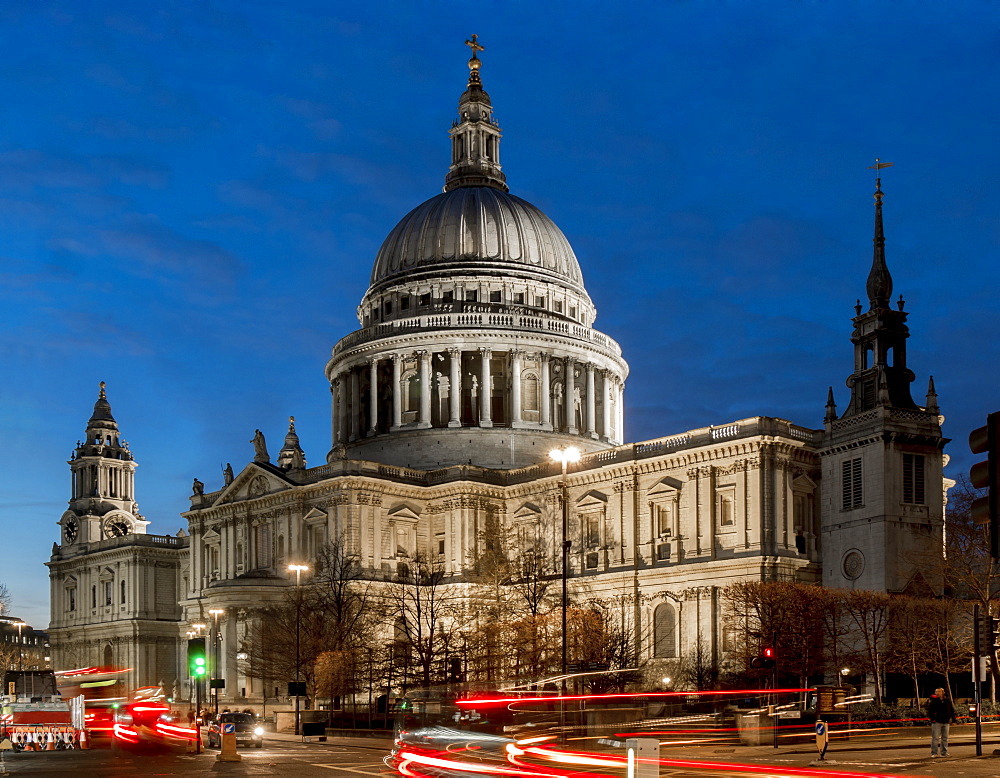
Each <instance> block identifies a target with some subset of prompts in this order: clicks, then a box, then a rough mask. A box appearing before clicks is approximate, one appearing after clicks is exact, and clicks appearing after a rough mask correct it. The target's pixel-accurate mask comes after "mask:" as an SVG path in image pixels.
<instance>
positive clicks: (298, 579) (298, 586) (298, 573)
mask: <svg viewBox="0 0 1000 778" xmlns="http://www.w3.org/2000/svg"><path fill="white" fill-rule="evenodd" d="M288 569H289V570H290V571H292V572H294V573H295V593H296V598H295V734H296V735H298V734H299V691H300V688H299V683H300V681H299V637H300V633H301V629H302V573H304V572H306V571H307V570H309V565H289V566H288Z"/></svg>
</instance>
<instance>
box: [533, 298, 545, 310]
mask: <svg viewBox="0 0 1000 778" xmlns="http://www.w3.org/2000/svg"><path fill="white" fill-rule="evenodd" d="M535 307H536V308H544V307H545V298H544V297H536V298H535Z"/></svg>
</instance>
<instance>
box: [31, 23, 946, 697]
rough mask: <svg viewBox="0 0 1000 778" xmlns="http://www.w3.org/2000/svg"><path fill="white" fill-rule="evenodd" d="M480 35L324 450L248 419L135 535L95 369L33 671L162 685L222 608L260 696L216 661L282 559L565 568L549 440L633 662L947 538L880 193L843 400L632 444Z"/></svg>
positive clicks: (242, 634)
mask: <svg viewBox="0 0 1000 778" xmlns="http://www.w3.org/2000/svg"><path fill="white" fill-rule="evenodd" d="M472 44H473V56H472V58H471V59H470V60H469V70H470V73H469V80H468V85H467V87H466V89H465V91H464V92H463V93H462V95H461V98H460V99H459V104H458V118H457V119H456V120H455V121H454V123H453V125H452V127H451V130H450V138H451V164H450V166H449V167H448V171H447V174H446V175H445V181H444V190H443V192H442V193H440V194H437V195H435V196H433V197H431V198H430V199H429V200H427V201H425V202H423V203H422V204H420V205H418V206H417V207H416V208H414V209H413V210H412V211H410V212H409V213H408V214H406V215H405V216H404V217H403V218H402V219H401V220H400V222H399V223H398V224H397V225H396V227H395V228H394V229H393V230H392V231H391V232H390V233H389V235H388V237H387V238H386V239H385V241H384V242H383V243H382V246H381V248H380V249H379V251H378V254H377V256H376V257H375V260H374V264H373V267H372V273H371V282H370V285H369V287H368V291H367V292H366V293H365V295H364V297H363V298H362V300H361V302H360V305H359V307H358V321H359V325H360V327H359V329H357V330H356V331H354V332H352V333H350V334H347V335H345V336H344V337H343V338H342V339H341V340H340V341H339V342H338V343H336V344H335V345H334V346H333V349H332V354H331V356H330V359H329V361H328V362H327V364H326V378H327V380H328V383H329V387H330V392H331V433H330V434H331V443H330V450H329V452H328V453H326V456H325V461H324V462H323V463H322V464H318V465H313V466H310V465H309V464H308V463H307V460H306V455H305V452H303V450H302V448H301V447H300V445H299V439H298V436H297V434H296V431H295V426H294V422H291V423H290V424H289V428H288V430H287V434H285V437H284V440H283V444H282V446H281V448H280V450H278V451H277V454H276V457H275V458H274V460H273V461H272V459H271V455H270V454H269V452H268V448H267V442H266V441H265V439H264V436H263V434H260V433H258V434H257V436H256V437H255V439H254V457H253V461H250V462H247V463H246V464H245V465H244V466H243V467H242V469H239V471H238V472H235V473H234V472H233V471H232V470H231V469H227V472H226V474H225V478H224V483H222V484H221V485H219V488H212V489H205V488H204V487H203V486H202V485H201V483H200V482H198V481H196V482H195V489H194V491H195V493H194V494H193V495H192V496H191V497H190V509H189V510H187V511H185V512H184V513H182V514H181V515H182V516H183V517H184V518H185V519H186V521H187V531H186V532H185V531H183V530H182V531H181V532H180V533H178V535H177V536H173V535H154V534H149V533H147V524H148V522H147V521H146V520H145V519H144V518H143V516H142V515H140V513H139V512H138V506H137V502H136V497H137V495H136V491H135V485H134V473H135V468H136V455H138V454H140V452H135V455H134V454H133V452H132V451H131V450H130V449H129V447H128V445H127V444H126V443H124V442H123V440H122V439H121V437H120V431H119V426H118V421H117V420H116V419H115V417H114V416H113V414H112V409H111V404H110V401H109V398H108V396H107V392H106V389H105V387H104V385H103V384H102V385H101V388H100V393H99V396H98V399H97V402H96V404H95V406H94V412H93V415H92V416H91V417H90V420H89V421H88V422H87V423H86V432H85V436H84V438H83V440H82V441H80V442H79V443H78V445H77V447H76V449H75V451H74V453H73V456H72V458H71V460H70V461H69V463H68V464H69V469H70V473H71V476H72V479H71V491H70V499H69V506H68V509H67V510H66V511H65V513H64V514H63V515H62V517H61V518H60V519H59V529H60V536H59V539H58V542H57V543H55V544H54V546H53V551H52V557H51V560H50V561H49V562H48V563H47V564H48V567H49V571H50V580H51V623H50V626H49V634H50V637H51V643H52V659H53V666H55V667H57V668H71V667H84V666H93V665H117V666H125V667H131V668H134V674H135V675H134V679H133V680H134V682H135V685H137V686H141V685H146V684H157V683H163V684H164V685H165V686H167V687H169V686H170V685H172V684H173V685H175V686H176V685H177V684H178V683H180V679H183V678H185V677H186V668H185V667H184V661H185V660H184V656H183V651H182V645H183V641H184V637H185V634H186V633H187V631H188V630H190V625H192V624H193V623H196V622H206V621H211V617H210V616H209V611H210V610H213V609H222V610H224V613H225V616H224V617H223V618H222V621H221V623H220V629H221V630H222V637H223V641H222V645H223V646H224V650H223V655H222V658H221V673H220V675H222V676H223V677H224V678H225V681H226V684H225V689H224V690H223V691H222V695H223V696H222V700H223V702H229V701H233V702H236V701H241V702H242V701H259V700H260V698H261V695H262V693H263V690H262V688H261V682H260V680H259V679H256V678H252V677H247V675H246V670H245V663H242V662H239V661H237V659H236V652H237V651H238V650H239V649H240V646H241V642H242V641H244V640H245V639H246V636H247V634H248V626H249V625H248V624H247V619H249V618H251V616H250V615H249V614H251V613H252V612H253V609H254V608H257V607H259V606H260V605H261V604H266V603H268V602H278V601H280V600H281V599H282V598H283V597H284V596H285V595H286V592H287V591H288V587H289V586H291V585H293V584H294V581H295V579H294V575H291V574H289V573H288V571H287V567H288V565H289V564H290V563H293V562H294V563H299V562H305V563H306V564H311V563H312V560H314V559H315V556H316V554H317V552H318V550H319V549H321V548H322V547H323V546H324V544H326V543H328V542H330V541H333V540H335V539H339V538H342V539H343V542H344V543H345V546H346V550H347V551H348V553H350V554H351V555H352V557H353V558H355V559H357V560H358V561H359V563H360V564H361V566H362V568H363V569H364V570H365V571H366V574H367V575H370V576H371V577H372V578H376V579H379V580H385V581H387V582H390V583H391V581H392V576H393V573H394V571H396V570H397V568H398V565H400V564H401V563H405V562H406V561H407V560H411V559H414V558H418V557H419V558H423V559H433V560H436V562H437V563H439V564H440V565H441V566H443V569H444V570H445V571H446V572H447V573H448V574H449V575H453V576H456V577H460V576H461V575H462V573H463V571H464V569H465V568H466V566H467V565H468V564H469V560H470V558H471V557H472V555H473V552H474V550H475V546H476V544H477V543H480V542H481V541H482V532H483V530H484V528H485V527H487V526H490V522H494V525H499V526H503V527H505V528H506V530H507V531H509V532H510V533H511V534H512V536H514V537H517V538H519V539H520V542H521V544H522V545H525V546H531V547H533V548H536V549H540V550H543V551H544V553H545V554H547V555H549V556H550V557H551V569H553V570H558V569H559V565H560V559H561V540H562V538H561V536H560V533H561V529H562V525H561V521H562V516H561V514H562V503H561V495H562V480H561V479H562V471H561V468H560V465H559V464H558V463H556V462H553V461H552V460H551V459H550V456H549V452H550V451H551V450H553V449H558V448H560V447H562V448H565V447H570V446H572V447H575V448H577V449H579V451H580V452H581V458H580V460H579V462H578V463H576V464H574V465H572V466H571V467H570V468H569V472H568V496H569V502H568V505H569V517H570V519H569V533H568V538H569V539H570V541H571V546H570V552H569V557H568V562H569V564H568V568H567V571H568V575H569V577H570V587H571V591H573V592H574V593H576V594H580V593H584V592H585V593H586V594H587V595H588V596H594V597H605V598H616V597H617V598H622V601H623V602H629V603H631V605H630V606H629V607H630V608H632V609H633V611H634V612H633V613H632V614H631V617H632V623H633V624H634V625H635V638H634V639H635V642H636V644H637V645H636V650H637V653H638V656H640V657H641V658H642V659H643V660H646V661H649V662H651V663H652V666H655V663H656V661H658V660H669V659H674V658H677V657H679V656H682V655H684V654H685V653H686V652H688V651H689V650H691V648H692V647H693V646H694V645H695V644H696V643H698V644H703V645H706V646H708V648H709V650H710V651H711V652H712V654H713V656H715V657H719V656H720V654H721V653H722V652H724V651H725V646H724V643H725V641H724V634H723V625H722V613H721V603H720V597H719V594H720V591H721V589H722V588H723V587H725V586H726V585H727V584H730V583H732V582H736V581H744V580H793V581H802V582H813V583H821V584H822V585H824V586H827V587H843V588H863V589H872V590H877V591H887V592H902V591H905V590H907V588H908V587H909V586H911V585H913V583H914V581H915V579H916V577H917V576H918V575H919V573H918V571H917V569H916V564H917V563H916V562H915V560H916V559H917V558H919V555H918V554H917V552H919V551H921V550H925V549H934V548H935V547H937V548H939V547H940V546H941V543H942V534H943V530H942V526H943V513H944V501H945V486H946V479H945V478H944V477H943V473H942V467H943V464H944V463H945V461H946V459H945V455H944V454H943V447H944V444H945V442H946V439H945V438H943V436H942V432H941V426H940V425H941V421H942V417H941V416H940V411H939V409H938V405H937V398H936V395H935V392H934V385H933V380H930V379H928V381H927V384H928V390H927V395H926V400H925V401H924V405H922V406H921V405H918V404H917V403H915V402H914V400H913V399H912V396H911V383H912V382H913V381H914V380H915V376H914V374H913V373H912V372H911V371H910V370H909V369H908V368H907V364H906V343H907V338H908V336H909V333H908V328H907V324H906V319H907V315H908V314H907V313H906V312H905V311H904V310H903V308H904V305H903V302H902V298H900V300H899V301H898V302H897V303H895V304H893V303H892V302H891V296H892V288H893V281H892V278H891V276H890V274H889V270H888V267H887V265H886V259H885V253H884V237H883V227H882V197H883V195H882V191H881V187H880V186H877V187H876V192H875V215H874V216H875V227H874V256H873V261H872V266H871V271H870V273H869V275H868V278H867V282H866V285H865V290H866V293H867V305H862V304H860V302H859V304H858V305H857V306H856V308H855V316H854V318H853V320H852V323H853V331H851V332H850V333H848V331H847V330H846V327H845V337H844V346H845V347H844V373H843V375H841V376H831V383H833V382H836V381H840V380H841V379H842V378H843V377H844V376H847V385H848V387H849V390H850V394H849V397H848V398H847V399H846V403H844V404H843V405H842V407H841V408H840V409H838V407H837V405H836V404H835V402H834V393H833V391H832V389H831V390H830V392H829V395H828V400H827V405H826V414H825V419H824V424H823V428H822V429H813V428H812V427H810V426H800V425H798V424H796V423H794V422H791V421H787V420H785V419H780V418H772V417H765V416H757V417H750V418H745V419H733V420H731V421H727V422H726V423H722V424H719V425H717V426H709V427H703V428H700V429H693V430H686V431H674V432H672V433H671V434H669V435H667V436H665V437H660V438H656V439H653V440H646V441H642V442H634V443H629V442H626V441H625V440H624V434H623V430H624V421H625V410H626V405H625V402H624V396H625V384H626V380H627V378H628V372H629V368H628V364H627V362H626V361H625V358H624V356H623V354H622V352H621V348H620V347H619V345H618V343H616V342H615V340H614V339H613V338H612V337H610V336H609V335H607V334H605V333H603V332H601V331H599V330H597V329H595V328H594V323H595V319H596V310H595V307H594V304H593V302H592V301H591V298H590V295H589V294H588V293H587V289H586V286H585V284H584V275H583V272H582V270H581V268H580V264H579V262H578V261H577V258H576V255H575V254H574V252H573V248H572V247H571V245H570V243H569V241H568V240H567V239H566V237H565V235H563V233H562V232H561V231H560V230H559V228H558V227H557V226H556V225H555V224H554V223H553V222H552V221H551V220H550V219H549V218H548V217H547V216H546V215H545V214H544V213H542V212H541V211H540V210H539V209H538V208H536V207H535V206H533V205H532V204H531V203H528V202H526V201H525V200H522V199H521V198H519V197H517V196H515V195H513V194H510V192H509V189H508V186H507V181H506V176H505V174H504V173H503V172H502V169H501V165H500V140H501V132H500V126H499V124H498V123H497V120H496V118H495V117H494V113H493V106H492V103H491V101H490V97H489V95H488V94H487V92H486V91H485V89H484V88H483V83H482V80H481V76H480V68H481V60H480V59H479V58H478V56H477V49H478V50H481V49H480V48H479V47H478V46H477V45H475V40H473V41H472ZM860 244H861V241H860V240H859V250H860ZM861 280H862V279H860V278H859V279H858V286H859V288H860V284H861ZM894 305H895V307H894ZM112 388H113V387H112ZM122 421H123V422H127V420H124V419H123V420H122ZM68 434H69V433H68ZM248 450H249V446H248ZM290 575H291V577H290ZM635 595H642V596H635Z"/></svg>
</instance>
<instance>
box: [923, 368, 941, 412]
mask: <svg viewBox="0 0 1000 778" xmlns="http://www.w3.org/2000/svg"><path fill="white" fill-rule="evenodd" d="M924 410H926V411H927V412H928V413H941V408H940V407H939V406H938V396H937V392H936V391H934V376H931V377H930V378H929V379H928V380H927V404H926V405H925V406H924Z"/></svg>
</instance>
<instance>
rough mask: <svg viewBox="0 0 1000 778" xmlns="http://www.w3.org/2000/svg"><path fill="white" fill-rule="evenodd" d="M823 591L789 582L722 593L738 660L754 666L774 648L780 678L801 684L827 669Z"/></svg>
mask: <svg viewBox="0 0 1000 778" xmlns="http://www.w3.org/2000/svg"><path fill="white" fill-rule="evenodd" d="M818 592H819V587H816V586H810V585H807V584H800V583H794V582H791V581H740V582H737V583H733V584H730V585H729V586H727V587H725V589H724V590H723V597H724V599H725V600H726V604H727V609H726V621H727V623H728V625H729V627H730V628H731V629H732V631H733V634H734V635H735V637H736V641H737V644H736V646H735V649H734V651H733V652H732V653H733V655H734V659H735V660H736V661H737V663H738V664H742V666H743V668H744V672H750V669H749V668H750V661H751V660H752V659H753V657H755V656H757V655H759V654H760V652H761V651H762V650H763V648H764V647H766V646H770V647H771V648H774V649H775V650H776V652H777V662H778V670H779V672H780V673H781V674H782V675H791V676H795V677H797V678H798V679H799V680H800V681H801V682H802V683H805V682H807V680H808V679H809V678H810V677H811V676H813V675H817V674H819V673H821V672H822V671H823V669H824V667H825V652H824V645H823V621H822V617H821V614H820V595H819V594H818Z"/></svg>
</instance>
